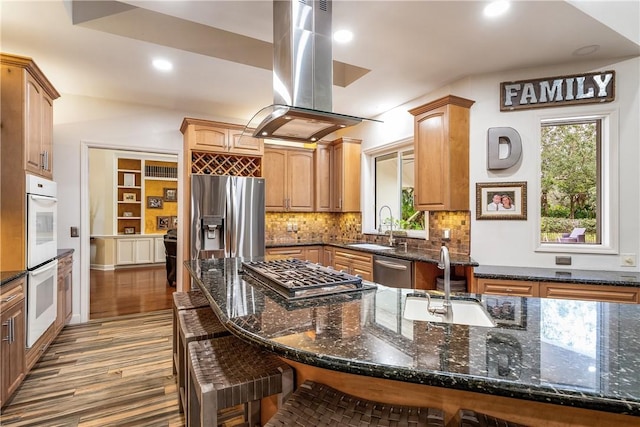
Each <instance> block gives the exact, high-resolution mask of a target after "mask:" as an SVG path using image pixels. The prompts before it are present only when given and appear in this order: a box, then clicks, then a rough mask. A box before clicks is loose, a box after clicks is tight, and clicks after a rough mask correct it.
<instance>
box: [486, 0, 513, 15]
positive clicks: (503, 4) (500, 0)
mask: <svg viewBox="0 0 640 427" xmlns="http://www.w3.org/2000/svg"><path fill="white" fill-rule="evenodd" d="M509 6H510V4H509V2H508V1H507V0H496V1H492V2H491V3H489V4H488V5H486V6H485V8H484V16H486V17H488V18H493V17H496V16H500V15H502V14H503V13H505V12H506V11H507V10H508V9H509Z"/></svg>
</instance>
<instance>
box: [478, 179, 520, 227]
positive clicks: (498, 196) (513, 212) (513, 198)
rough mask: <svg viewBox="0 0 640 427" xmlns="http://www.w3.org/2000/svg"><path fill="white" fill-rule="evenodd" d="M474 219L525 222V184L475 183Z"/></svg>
mask: <svg viewBox="0 0 640 427" xmlns="http://www.w3.org/2000/svg"><path fill="white" fill-rule="evenodd" d="M476 219H497V220H501V219H502V220H504V219H513V220H526V219H527V183H526V182H489V183H480V182H479V183H476Z"/></svg>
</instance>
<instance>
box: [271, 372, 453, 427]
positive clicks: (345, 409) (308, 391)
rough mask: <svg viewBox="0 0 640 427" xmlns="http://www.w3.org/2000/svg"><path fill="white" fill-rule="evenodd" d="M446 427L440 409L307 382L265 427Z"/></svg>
mask: <svg viewBox="0 0 640 427" xmlns="http://www.w3.org/2000/svg"><path fill="white" fill-rule="evenodd" d="M294 425H295V426H299V427H302V426H309V427H312V426H313V427H316V426H336V425H348V426H363V427H364V426H369V425H384V426H388V425H396V426H415V427H417V426H429V427H432V426H433V427H444V425H445V424H444V412H443V411H442V410H440V409H434V408H421V407H414V406H401V405H391V404H388V403H379V402H373V401H371V400H366V399H361V398H359V397H355V396H352V395H350V394H346V393H342V392H341V391H338V390H336V389H334V388H331V387H329V386H326V385H324V384H320V383H316V382H313V381H305V382H304V383H303V384H301V385H300V387H298V389H297V390H296V391H295V392H294V393H293V395H291V397H289V399H287V401H286V402H285V403H284V405H283V406H281V407H280V409H278V412H276V414H275V415H274V416H273V417H272V418H271V419H270V420H269V421H268V422H267V423H266V424H265V427H267V426H269V427H289V426H294Z"/></svg>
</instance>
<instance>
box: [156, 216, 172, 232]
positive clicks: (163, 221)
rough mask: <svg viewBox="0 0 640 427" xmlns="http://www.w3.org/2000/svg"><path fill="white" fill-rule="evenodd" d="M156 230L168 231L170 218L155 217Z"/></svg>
mask: <svg viewBox="0 0 640 427" xmlns="http://www.w3.org/2000/svg"><path fill="white" fill-rule="evenodd" d="M156 221H157V223H156V228H157V229H158V230H168V229H169V226H170V225H171V217H170V216H159V217H156Z"/></svg>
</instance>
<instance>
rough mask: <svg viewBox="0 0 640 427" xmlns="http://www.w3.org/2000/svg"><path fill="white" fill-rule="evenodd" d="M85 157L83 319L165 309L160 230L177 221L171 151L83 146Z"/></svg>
mask: <svg viewBox="0 0 640 427" xmlns="http://www.w3.org/2000/svg"><path fill="white" fill-rule="evenodd" d="M87 157H88V174H87V175H88V179H87V186H88V204H87V203H86V204H85V206H88V220H89V221H88V222H89V223H88V231H89V232H88V233H85V235H88V236H89V237H88V239H89V244H88V248H89V263H88V264H89V265H88V267H89V268H88V270H89V274H88V276H87V279H88V280H89V285H88V286H87V291H88V294H89V295H88V300H89V301H88V307H87V309H88V318H89V319H91V320H93V319H101V318H108V317H115V316H121V315H128V314H136V313H144V312H150V311H156V310H162V309H168V308H171V305H172V294H173V292H174V291H175V290H176V288H175V287H174V286H175V283H174V282H173V281H171V280H169V278H168V274H167V273H168V269H167V257H166V252H165V243H164V240H165V239H164V237H165V235H166V234H167V232H169V231H170V230H175V229H176V228H177V224H178V212H179V209H178V197H177V195H178V176H179V174H178V170H179V168H178V155H176V154H164V153H152V152H143V151H127V150H121V149H113V148H103V147H88V152H87ZM173 232H175V231H173Z"/></svg>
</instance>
